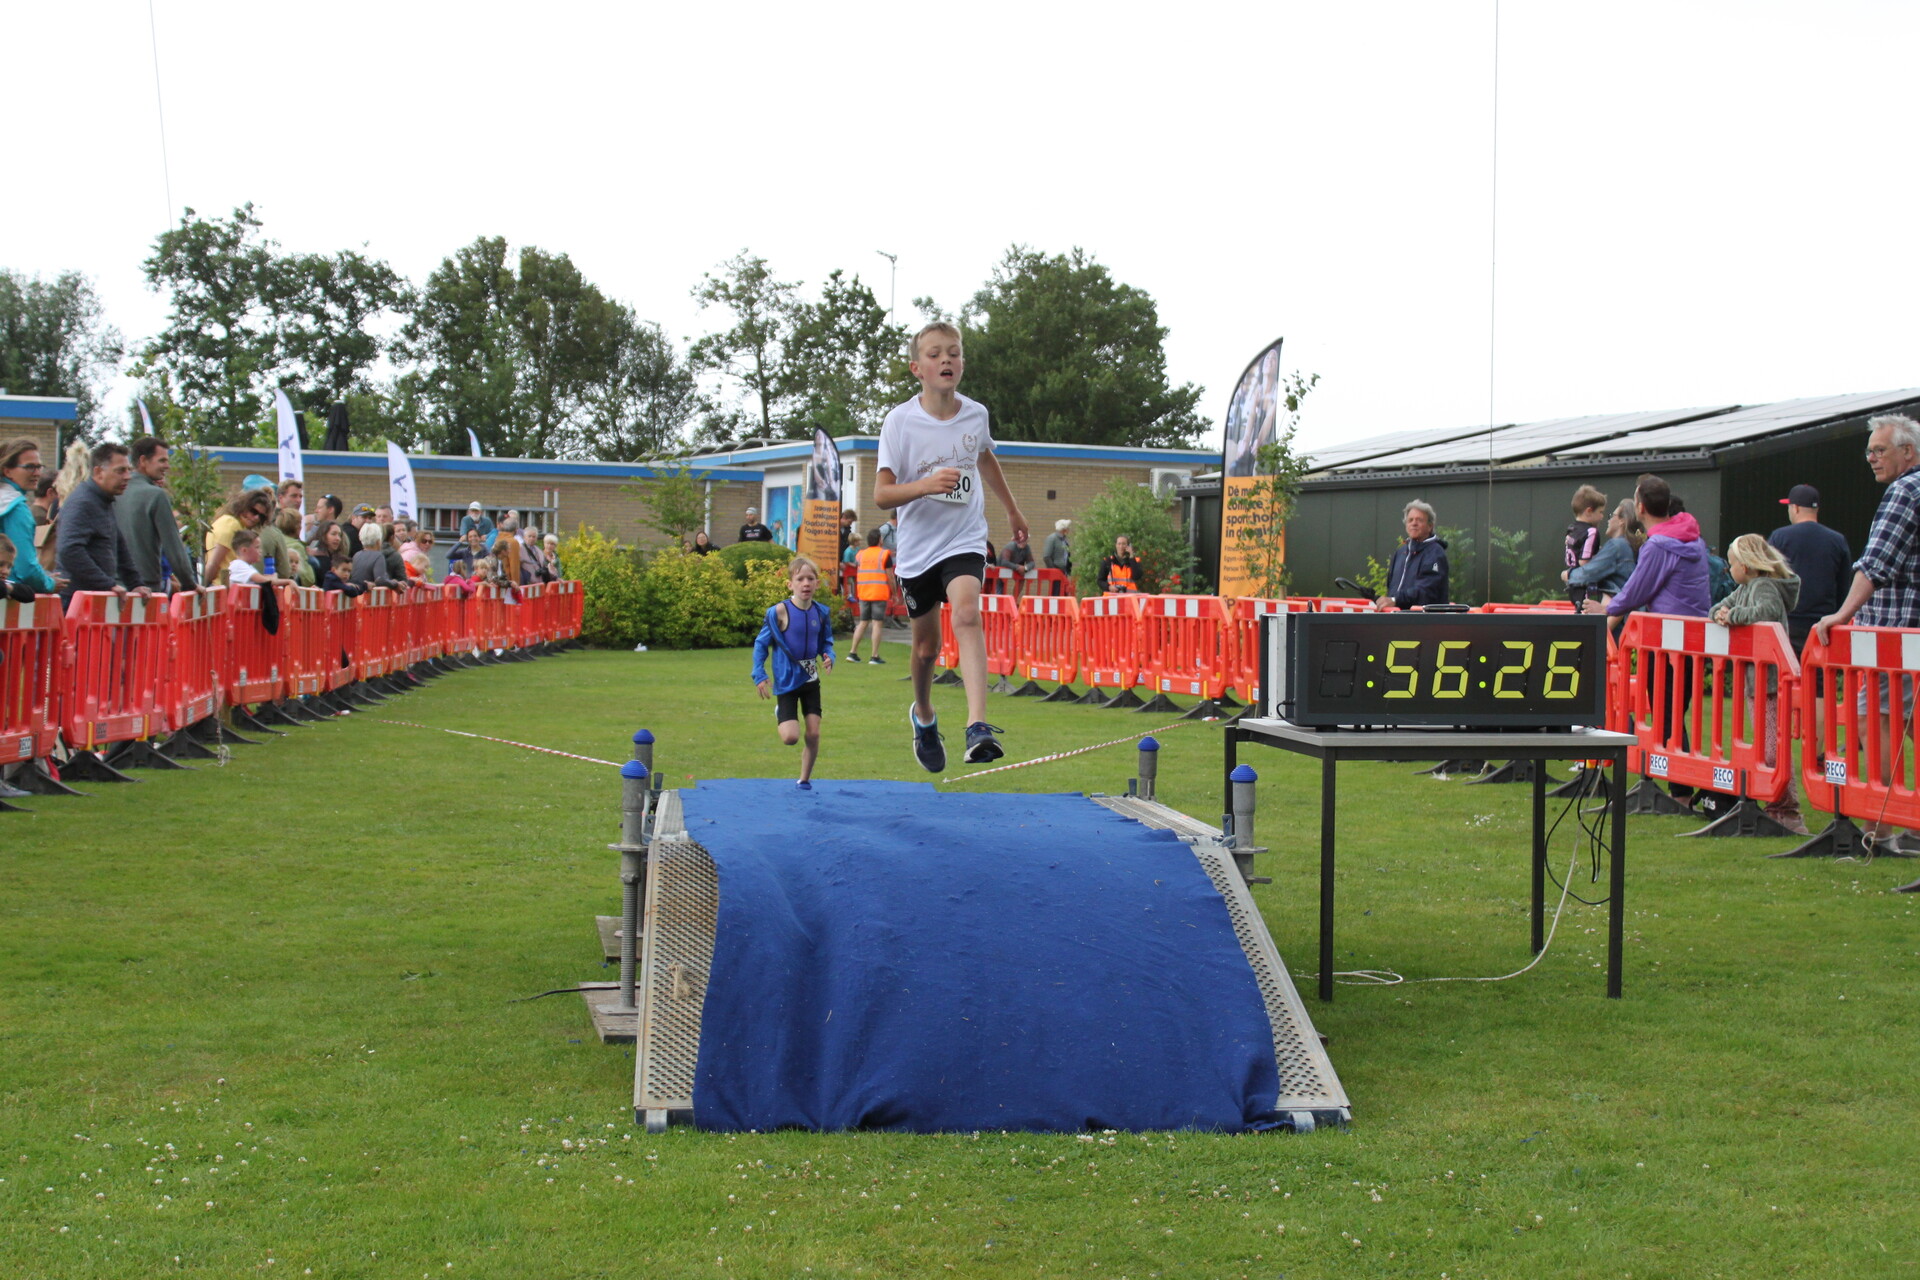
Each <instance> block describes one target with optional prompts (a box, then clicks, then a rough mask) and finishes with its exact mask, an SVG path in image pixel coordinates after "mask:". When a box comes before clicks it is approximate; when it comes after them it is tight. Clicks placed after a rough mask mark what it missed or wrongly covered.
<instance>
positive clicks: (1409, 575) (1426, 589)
mask: <svg viewBox="0 0 1920 1280" xmlns="http://www.w3.org/2000/svg"><path fill="white" fill-rule="evenodd" d="M1400 519H1401V522H1402V523H1403V524H1404V525H1405V526H1406V530H1407V540H1406V541H1405V542H1403V543H1401V544H1400V545H1399V546H1398V547H1395V548H1394V551H1393V561H1392V563H1391V564H1389V565H1388V566H1387V594H1386V595H1384V596H1382V597H1381V598H1380V599H1379V600H1376V601H1375V602H1374V607H1375V608H1376V609H1411V608H1413V607H1414V606H1415V605H1421V604H1445V603H1447V599H1448V596H1447V544H1446V543H1445V542H1443V541H1441V540H1440V539H1439V538H1438V537H1436V536H1435V535H1434V532H1433V508H1432V507H1430V506H1428V505H1427V504H1426V503H1424V502H1422V501H1420V500H1419V499H1418V498H1415V499H1414V500H1413V501H1412V502H1409V503H1408V504H1407V505H1406V507H1405V508H1404V509H1403V510H1402V511H1401V512H1400Z"/></svg>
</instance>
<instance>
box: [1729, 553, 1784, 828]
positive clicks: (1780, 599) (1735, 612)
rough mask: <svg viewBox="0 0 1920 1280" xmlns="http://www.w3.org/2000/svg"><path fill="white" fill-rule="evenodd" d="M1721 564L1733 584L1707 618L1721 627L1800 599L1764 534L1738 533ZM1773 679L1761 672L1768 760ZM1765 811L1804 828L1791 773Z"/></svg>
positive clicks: (1774, 720) (1775, 617) (1774, 719)
mask: <svg viewBox="0 0 1920 1280" xmlns="http://www.w3.org/2000/svg"><path fill="white" fill-rule="evenodd" d="M1727 567H1728V570H1729V572H1730V573H1731V574H1732V576H1733V580H1734V581H1735V582H1736V583H1738V584H1739V586H1737V587H1736V588H1734V590H1733V591H1732V593H1731V594H1729V595H1728V596H1727V598H1726V599H1725V600H1722V601H1721V602H1720V603H1719V604H1717V605H1715V606H1714V610H1713V613H1712V615H1711V617H1712V619H1713V621H1715V622H1717V623H1719V624H1720V625H1721V626H1723V627H1744V626H1750V625H1751V624H1753V623H1756V622H1777V623H1779V624H1780V625H1781V626H1782V627H1784V626H1786V624H1787V615H1788V614H1790V613H1792V612H1793V606H1794V605H1795V603H1797V602H1798V601H1799V599H1800V579H1799V578H1797V577H1795V576H1794V572H1793V567H1792V566H1791V565H1789V564H1788V563H1787V561H1786V557H1784V556H1782V555H1781V554H1780V553H1779V552H1778V551H1776V550H1774V548H1773V547H1772V545H1771V544H1769V543H1768V542H1767V540H1766V539H1765V538H1763V537H1761V536H1760V535H1759V534H1757V533H1743V534H1741V535H1740V536H1739V537H1737V538H1735V539H1734V540H1733V543H1732V545H1731V546H1729V547H1728V548H1727ZM1777 686H1778V680H1777V677H1776V676H1775V674H1774V672H1773V671H1772V670H1769V671H1768V672H1767V716H1766V721H1767V727H1766V740H1765V750H1766V761H1767V763H1768V764H1772V763H1773V762H1774V740H1775V737H1776V736H1777V734H1778V731H1779V721H1780V697H1779V689H1778V687H1777ZM1746 696H1747V697H1748V698H1751V697H1753V672H1752V671H1751V670H1749V671H1748V672H1747V688H1746ZM1767 816H1768V817H1769V818H1772V819H1773V820H1774V821H1775V822H1777V823H1779V824H1780V825H1781V826H1783V827H1785V828H1786V829H1787V830H1789V831H1791V832H1793V833H1794V834H1795V835H1798V836H1803V835H1806V834H1807V824H1806V822H1805V820H1804V819H1802V818H1801V816H1800V800H1799V798H1798V797H1797V796H1796V795H1795V794H1794V790H1793V778H1792V773H1791V771H1789V773H1788V778H1787V794H1786V795H1785V796H1783V797H1782V798H1781V800H1780V802H1779V803H1778V804H1770V805H1768V806H1767Z"/></svg>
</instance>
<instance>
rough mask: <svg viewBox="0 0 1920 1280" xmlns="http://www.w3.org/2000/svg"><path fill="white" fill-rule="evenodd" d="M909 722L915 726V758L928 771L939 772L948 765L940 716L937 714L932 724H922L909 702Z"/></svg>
mask: <svg viewBox="0 0 1920 1280" xmlns="http://www.w3.org/2000/svg"><path fill="white" fill-rule="evenodd" d="M907 723H908V724H909V725H911V726H913V758H914V759H915V760H918V761H919V762H920V767H921V768H922V769H925V770H926V771H927V772H928V773H939V772H940V771H941V770H942V769H944V768H946V767H947V748H946V744H945V740H944V739H943V737H942V735H941V733H940V717H939V716H935V717H934V718H933V723H932V724H921V723H920V719H919V717H918V716H915V715H914V714H913V704H912V703H911V702H909V703H908V704H907Z"/></svg>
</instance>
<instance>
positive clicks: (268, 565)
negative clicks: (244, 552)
mask: <svg viewBox="0 0 1920 1280" xmlns="http://www.w3.org/2000/svg"><path fill="white" fill-rule="evenodd" d="M260 567H261V568H262V569H265V570H266V572H267V576H268V577H269V578H271V577H272V576H273V557H272V556H268V557H267V558H266V559H265V560H262V561H261V562H260Z"/></svg>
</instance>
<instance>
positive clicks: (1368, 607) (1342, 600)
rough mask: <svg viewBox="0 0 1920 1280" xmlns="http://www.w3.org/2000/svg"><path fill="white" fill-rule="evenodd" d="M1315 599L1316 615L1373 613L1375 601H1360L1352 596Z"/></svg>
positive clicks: (1318, 597)
mask: <svg viewBox="0 0 1920 1280" xmlns="http://www.w3.org/2000/svg"><path fill="white" fill-rule="evenodd" d="M1312 599H1313V612H1315V613H1372V612H1373V601H1371V600H1359V599H1355V598H1353V597H1351V596H1316V597H1312Z"/></svg>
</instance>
